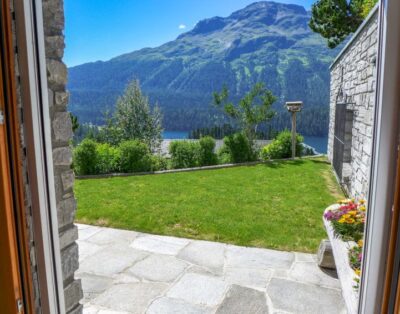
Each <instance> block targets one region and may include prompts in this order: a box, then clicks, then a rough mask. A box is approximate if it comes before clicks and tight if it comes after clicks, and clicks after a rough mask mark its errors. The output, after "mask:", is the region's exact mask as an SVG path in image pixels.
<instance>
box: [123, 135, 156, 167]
mask: <svg viewBox="0 0 400 314" xmlns="http://www.w3.org/2000/svg"><path fill="white" fill-rule="evenodd" d="M119 149H120V154H121V157H120V170H121V171H122V172H125V173H129V172H146V171H151V169H152V155H151V152H150V149H149V147H148V146H147V145H146V144H145V143H142V142H140V141H137V140H132V141H125V142H122V143H121V144H120V145H119Z"/></svg>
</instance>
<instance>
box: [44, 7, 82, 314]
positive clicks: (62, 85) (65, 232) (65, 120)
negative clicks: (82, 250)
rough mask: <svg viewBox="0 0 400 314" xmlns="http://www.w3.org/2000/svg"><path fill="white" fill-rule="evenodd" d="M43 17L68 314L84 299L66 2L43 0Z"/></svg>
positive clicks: (58, 214)
mask: <svg viewBox="0 0 400 314" xmlns="http://www.w3.org/2000/svg"><path fill="white" fill-rule="evenodd" d="M43 19H44V32H45V46H46V65H47V79H48V93H49V106H50V117H51V126H52V128H51V129H52V145H53V162H54V181H55V190H56V200H57V216H58V224H59V234H60V247H61V260H62V272H63V279H64V294H65V305H66V312H67V313H80V312H82V306H81V305H80V304H79V300H80V299H81V298H82V288H81V282H80V280H76V279H75V277H74V274H75V271H76V270H77V269H78V266H79V263H78V245H77V243H76V242H75V241H76V240H77V238H78V230H77V227H76V226H75V225H74V218H75V211H76V201H75V197H74V192H73V185H74V173H73V171H72V170H71V163H72V151H71V147H70V140H71V138H72V135H73V133H72V124H71V119H70V116H69V113H68V111H67V104H68V93H67V91H66V83H67V67H66V66H65V64H64V63H63V62H62V58H63V55H64V47H65V46H64V34H63V31H64V3H63V1H62V0H43Z"/></svg>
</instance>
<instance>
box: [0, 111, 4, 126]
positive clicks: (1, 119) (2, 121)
mask: <svg viewBox="0 0 400 314" xmlns="http://www.w3.org/2000/svg"><path fill="white" fill-rule="evenodd" d="M3 124H4V115H3V110H1V109H0V125H3Z"/></svg>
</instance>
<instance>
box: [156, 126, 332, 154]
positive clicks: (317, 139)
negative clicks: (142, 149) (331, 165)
mask: <svg viewBox="0 0 400 314" xmlns="http://www.w3.org/2000/svg"><path fill="white" fill-rule="evenodd" d="M188 137H189V132H185V131H164V132H163V139H168V140H175V139H186V138H188ZM304 143H306V144H307V145H309V146H311V147H314V148H315V150H316V151H317V152H318V153H321V154H326V152H327V147H328V137H327V136H304Z"/></svg>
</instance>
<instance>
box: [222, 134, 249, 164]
mask: <svg viewBox="0 0 400 314" xmlns="http://www.w3.org/2000/svg"><path fill="white" fill-rule="evenodd" d="M218 155H219V157H220V160H223V161H225V162H232V163H240V162H246V161H253V160H255V159H256V154H255V152H254V150H253V147H252V143H251V142H250V141H249V139H248V138H247V136H246V135H245V134H243V133H235V134H232V135H229V136H226V137H224V145H223V146H222V147H221V150H220V151H219V154H218Z"/></svg>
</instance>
